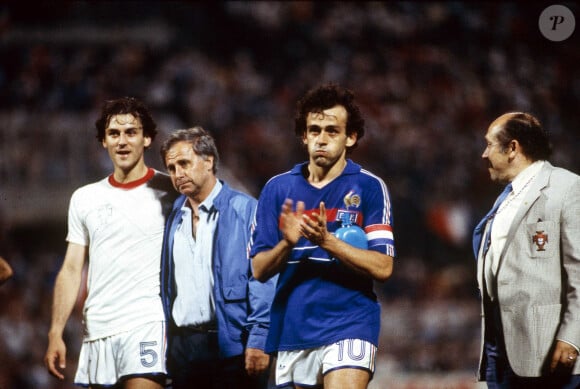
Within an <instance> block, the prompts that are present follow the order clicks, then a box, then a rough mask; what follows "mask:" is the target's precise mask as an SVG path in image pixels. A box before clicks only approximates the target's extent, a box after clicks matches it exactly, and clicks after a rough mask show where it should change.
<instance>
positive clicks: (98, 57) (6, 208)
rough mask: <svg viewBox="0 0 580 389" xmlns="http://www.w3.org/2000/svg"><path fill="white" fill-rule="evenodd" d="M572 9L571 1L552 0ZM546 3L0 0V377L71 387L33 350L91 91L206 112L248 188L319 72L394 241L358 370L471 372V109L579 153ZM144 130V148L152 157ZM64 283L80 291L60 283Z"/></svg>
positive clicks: (573, 86) (480, 169)
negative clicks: (340, 95) (387, 202)
mask: <svg viewBox="0 0 580 389" xmlns="http://www.w3.org/2000/svg"><path fill="white" fill-rule="evenodd" d="M564 4H566V5H567V6H568V7H569V8H570V9H571V10H572V12H573V13H574V14H575V15H576V18H577V19H579V18H580V8H579V5H578V3H574V2H571V3H568V2H565V3H564ZM548 5H549V3H537V2H532V3H524V2H492V3H479V2H387V3H382V2H364V3H360V2H336V3H335V2H320V3H311V2H265V1H264V2H215V3H214V2H212V3H209V2H208V3H203V2H202V3H195V2H153V1H151V2H118V3H115V2H104V3H101V2H62V3H59V2H57V3H53V2H42V3H38V4H35V5H31V4H28V3H24V4H23V5H18V4H17V3H13V4H9V5H1V6H0V254H1V255H3V256H4V257H6V258H7V259H8V261H9V262H10V263H11V264H12V266H13V267H14V270H15V276H14V278H13V279H12V280H11V281H9V282H8V283H7V284H5V285H4V286H2V288H0V388H2V389H12V388H19V389H21V388H51V389H61V388H71V387H73V386H72V384H70V381H71V380H72V376H73V374H74V370H75V367H76V357H77V355H78V347H79V344H80V338H81V336H82V334H81V323H80V318H81V315H80V311H79V310H76V311H75V312H74V320H71V321H70V322H69V325H68V327H67V332H66V337H67V339H68V344H69V354H68V369H67V375H68V382H67V383H60V382H58V381H57V380H55V379H52V378H51V377H49V376H48V375H47V373H46V372H45V369H44V366H43V363H42V359H43V355H44V352H45V348H46V333H47V329H48V325H49V320H50V305H51V294H52V287H53V282H54V277H55V274H56V271H57V270H58V268H59V266H60V262H61V261H62V258H63V255H64V249H65V241H64V237H65V234H66V208H67V206H68V200H69V197H70V195H71V193H72V191H73V190H74V189H75V188H76V187H78V186H80V185H83V184H85V183H88V182H91V181H95V180H98V179H100V178H102V177H104V176H105V175H106V174H108V173H109V172H110V168H111V166H109V164H108V163H109V161H108V158H107V156H106V154H105V151H104V150H102V149H101V146H100V145H99V144H98V143H97V142H96V139H95V130H94V125H93V123H94V120H95V119H96V116H97V112H98V109H99V108H100V105H101V103H102V101H103V100H104V99H108V98H114V97H119V96H124V95H131V96H136V97H139V98H142V99H143V100H144V101H146V102H147V104H148V105H149V106H150V107H151V109H152V111H153V114H154V117H155V118H156V119H157V122H158V125H159V130H160V134H159V138H158V139H157V140H156V146H158V145H159V144H160V143H161V141H162V140H163V138H164V136H165V135H166V134H167V133H168V132H169V131H171V130H173V129H176V128H184V127H189V126H193V125H201V126H203V127H204V128H206V129H207V130H209V131H211V132H212V133H213V134H214V135H215V137H216V139H217V142H218V147H219V150H220V153H221V157H222V166H221V170H220V173H221V175H222V177H227V179H228V180H230V181H233V182H234V183H235V185H237V186H239V187H240V188H242V189H244V190H246V191H247V192H249V193H251V194H253V195H255V196H258V195H259V192H260V189H261V187H262V185H263V184H264V183H265V182H266V180H267V179H268V178H270V177H271V176H272V175H274V174H277V173H280V172H282V171H285V170H288V169H289V168H290V167H291V166H292V165H293V164H294V163H297V162H299V161H302V160H303V159H304V158H305V154H304V153H303V152H302V149H301V146H300V144H299V142H298V140H297V139H295V137H294V135H293V113H294V112H293V109H294V105H295V101H296V99H297V98H298V97H299V96H300V95H301V94H302V93H303V92H305V91H306V90H307V89H309V88H310V87H312V86H314V85H317V84H319V83H321V82H326V81H334V82H338V83H340V84H342V85H345V86H347V87H349V88H351V89H352V90H354V91H355V93H356V95H357V98H358V101H359V102H360V104H361V105H362V108H363V113H364V115H365V117H366V119H367V132H366V134H365V136H364V138H363V139H362V142H361V143H360V146H359V148H358V149H357V150H356V151H355V152H354V154H353V159H354V160H355V161H357V162H359V163H361V164H363V165H364V166H365V167H366V168H368V169H369V170H371V171H372V172H374V173H376V174H377V175H379V176H381V177H382V178H383V179H384V180H385V181H386V183H387V185H388V186H389V189H390V192H391V196H392V200H393V208H394V217H395V238H396V245H397V250H398V259H397V261H396V264H395V271H394V275H393V278H392V279H391V280H389V281H388V282H387V283H385V284H383V285H378V292H379V298H380V300H381V303H382V306H383V317H384V320H383V328H382V335H381V345H380V356H379V363H378V367H377V374H376V377H375V380H374V381H373V384H372V385H373V386H372V387H373V388H471V387H474V381H475V368H476V365H477V358H478V351H479V337H480V330H479V308H478V307H479V306H478V302H477V292H476V286H475V279H474V271H475V270H474V268H475V263H474V261H473V258H472V254H471V249H470V241H471V240H470V235H471V231H472V228H473V226H474V225H475V223H476V222H477V220H478V218H479V217H481V216H482V215H483V214H484V213H485V211H486V208H487V207H488V206H489V204H490V203H491V202H492V201H493V199H494V198H495V196H496V195H497V193H498V188H497V187H496V186H494V185H491V184H490V183H489V179H488V175H487V171H486V168H485V166H484V165H483V164H482V162H481V159H480V155H481V153H482V151H483V148H484V145H485V142H484V141H483V135H484V133H485V130H486V129H487V126H488V125H489V123H490V122H491V120H493V119H494V118H495V117H497V116H498V115H499V114H501V113H503V112H506V111H512V110H522V111H529V112H531V113H533V114H535V115H536V116H538V117H539V118H540V119H541V120H542V121H543V123H544V125H545V127H546V128H547V129H549V131H550V134H551V137H552V140H553V143H554V145H555V153H554V157H553V159H552V161H553V163H554V164H557V165H560V166H563V167H566V168H568V169H571V170H572V171H575V172H576V173H578V172H580V153H578V150H580V136H579V134H580V132H579V129H578V124H579V123H580V110H579V109H578V107H580V67H579V66H578V63H580V50H578V48H579V47H580V45H579V37H578V36H579V35H578V31H576V32H575V33H574V34H573V35H572V37H571V38H569V39H568V40H566V41H563V42H552V41H549V40H547V39H546V38H544V37H543V36H542V35H541V33H540V31H539V29H538V17H539V15H540V13H541V11H542V10H543V9H544V8H545V7H546V6H548ZM157 150H158V149H157V148H156V147H153V150H152V151H150V152H149V155H148V162H149V164H150V165H152V166H154V167H156V168H158V169H161V170H162V166H161V163H160V160H159V156H158V152H157ZM79 302H80V301H79Z"/></svg>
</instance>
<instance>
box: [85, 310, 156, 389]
mask: <svg viewBox="0 0 580 389" xmlns="http://www.w3.org/2000/svg"><path fill="white" fill-rule="evenodd" d="M166 348H167V341H166V336H165V322H163V321H158V322H151V323H147V324H144V325H142V326H140V327H137V328H135V329H133V330H131V331H126V332H122V333H120V334H116V335H112V336H109V337H106V338H102V339H96V340H91V341H86V342H83V344H82V346H81V352H80V356H79V363H78V368H77V372H76V375H75V380H74V382H75V384H76V385H80V386H85V387H87V386H90V385H114V384H116V383H117V382H118V381H120V380H121V379H123V377H128V376H131V377H135V376H137V377H139V376H166V375H167V369H166V367H165V351H166Z"/></svg>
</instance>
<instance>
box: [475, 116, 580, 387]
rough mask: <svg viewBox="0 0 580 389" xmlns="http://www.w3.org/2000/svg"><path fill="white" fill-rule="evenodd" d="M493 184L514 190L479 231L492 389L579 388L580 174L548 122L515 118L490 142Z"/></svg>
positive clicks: (485, 370)
mask: <svg viewBox="0 0 580 389" xmlns="http://www.w3.org/2000/svg"><path fill="white" fill-rule="evenodd" d="M485 140H486V142H487V147H486V148H485V151H484V152H483V155H482V158H483V159H484V160H485V161H486V162H487V163H488V169H489V174H490V177H491V180H492V181H494V182H498V183H501V184H507V185H506V190H505V191H504V193H502V195H501V196H500V198H498V201H496V204H494V208H493V209H492V210H491V211H490V213H489V214H488V215H487V216H486V217H485V218H484V219H483V220H482V221H481V222H480V223H479V225H478V226H477V227H476V228H475V231H474V239H473V248H474V253H475V257H476V258H477V280H478V285H479V289H480V292H481V296H482V299H481V300H482V313H483V320H482V321H483V333H482V340H483V341H482V352H481V360H480V366H479V379H480V380H482V381H487V385H488V388H502V389H503V388H506V389H507V388H526V389H529V388H550V389H556V388H558V389H559V388H566V389H571V388H579V387H580V363H576V359H577V357H578V353H579V350H578V347H579V346H580V176H578V175H576V174H574V173H572V172H570V171H568V170H565V169H562V168H557V167H554V166H552V165H551V164H550V163H549V162H548V161H547V159H548V157H549V156H550V154H551V146H550V143H549V141H548V137H547V134H546V132H545V131H544V129H543V128H542V126H541V124H540V123H539V121H538V120H537V119H536V118H535V117H533V116H532V115H530V114H527V113H520V112H512V113H507V114H504V115H502V116H500V117H499V118H497V119H496V120H495V121H494V122H493V123H492V124H491V125H490V126H489V128H488V130H487V134H486V135H485Z"/></svg>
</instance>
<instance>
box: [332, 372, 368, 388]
mask: <svg viewBox="0 0 580 389" xmlns="http://www.w3.org/2000/svg"><path fill="white" fill-rule="evenodd" d="M369 381H370V373H369V372H368V371H367V370H361V369H351V368H342V369H338V370H333V371H331V372H329V373H327V374H326V375H325V376H324V389H366V388H367V386H368V384H369Z"/></svg>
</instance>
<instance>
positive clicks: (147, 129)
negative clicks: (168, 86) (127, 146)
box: [95, 97, 157, 142]
mask: <svg viewBox="0 0 580 389" xmlns="http://www.w3.org/2000/svg"><path fill="white" fill-rule="evenodd" d="M124 114H131V115H133V116H135V117H136V118H139V119H140V120H141V125H142V126H143V134H144V135H145V136H148V137H149V138H151V141H152V142H153V140H154V139H155V136H156V135H157V124H156V123H155V121H154V120H153V117H151V114H150V113H149V110H148V109H147V107H146V106H145V104H144V103H143V102H141V101H139V100H137V99H136V98H134V97H121V98H119V99H115V100H107V101H105V103H104V104H103V107H102V109H101V116H100V117H99V118H98V119H97V121H96V122H95V127H97V139H98V140H99V142H102V141H103V140H104V139H105V130H106V129H107V127H108V126H109V122H110V120H111V118H112V117H113V116H115V115H124Z"/></svg>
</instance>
